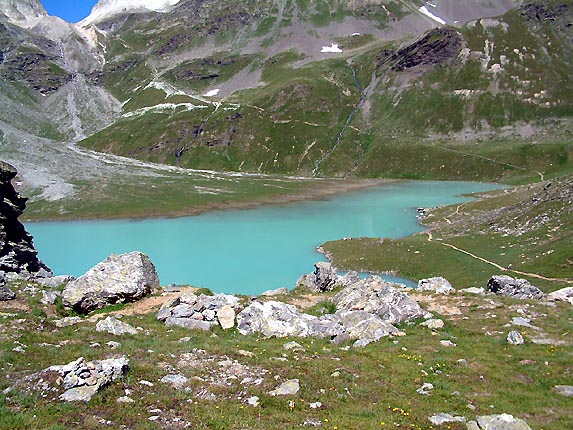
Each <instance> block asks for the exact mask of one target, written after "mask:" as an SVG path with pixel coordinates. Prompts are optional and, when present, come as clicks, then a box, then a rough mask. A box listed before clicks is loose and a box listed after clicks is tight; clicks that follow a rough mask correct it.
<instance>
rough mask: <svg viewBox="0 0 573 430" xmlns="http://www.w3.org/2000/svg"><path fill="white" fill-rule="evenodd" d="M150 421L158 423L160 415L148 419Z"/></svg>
mask: <svg viewBox="0 0 573 430" xmlns="http://www.w3.org/2000/svg"><path fill="white" fill-rule="evenodd" d="M147 419H148V420H149V421H157V420H158V419H159V415H152V416H150V417H149V418H147Z"/></svg>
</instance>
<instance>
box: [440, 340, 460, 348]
mask: <svg viewBox="0 0 573 430" xmlns="http://www.w3.org/2000/svg"><path fill="white" fill-rule="evenodd" d="M440 343H441V344H442V345H443V346H447V347H449V348H455V347H456V346H458V345H456V344H455V343H454V342H452V341H451V340H440Z"/></svg>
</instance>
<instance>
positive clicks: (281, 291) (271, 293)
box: [261, 288, 289, 297]
mask: <svg viewBox="0 0 573 430" xmlns="http://www.w3.org/2000/svg"><path fill="white" fill-rule="evenodd" d="M288 291H289V290H288V288H277V289H276V290H268V291H265V292H263V293H261V296H264V297H274V296H282V295H283V294H288Z"/></svg>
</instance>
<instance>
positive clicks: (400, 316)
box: [332, 276, 428, 324]
mask: <svg viewBox="0 0 573 430" xmlns="http://www.w3.org/2000/svg"><path fill="white" fill-rule="evenodd" d="M332 301H333V302H334V303H335V304H336V308H337V309H338V310H349V311H366V312H368V313H371V314H374V315H378V316H379V317H380V318H382V320H384V321H386V322H389V323H390V324H397V323H401V322H404V321H410V320H414V319H417V318H420V317H424V316H427V315H428V313H427V312H426V311H425V310H424V309H422V308H421V307H420V305H419V304H418V302H416V301H415V300H414V299H412V298H411V297H410V296H408V295H407V294H406V293H404V292H401V291H398V289H396V288H395V287H393V286H392V284H391V283H389V282H386V281H384V280H382V279H381V278H380V277H379V276H371V277H369V278H367V279H361V280H359V281H358V282H356V283H354V284H352V285H350V286H348V287H346V288H344V289H343V290H342V291H340V292H339V293H338V294H336V295H335V296H334V297H333V298H332Z"/></svg>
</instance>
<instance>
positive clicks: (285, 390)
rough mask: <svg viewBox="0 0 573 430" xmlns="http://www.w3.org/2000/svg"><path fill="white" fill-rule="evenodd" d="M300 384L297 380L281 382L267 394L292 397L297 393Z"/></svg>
mask: <svg viewBox="0 0 573 430" xmlns="http://www.w3.org/2000/svg"><path fill="white" fill-rule="evenodd" d="M299 390H300V384H299V381H298V379H290V380H288V381H285V382H283V383H282V384H281V385H279V386H278V387H277V388H276V389H274V390H272V391H270V392H269V394H270V395H271V396H292V395H295V394H296V393H298V391H299Z"/></svg>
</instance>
